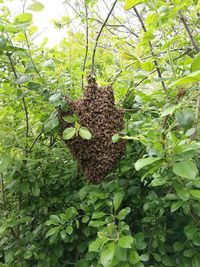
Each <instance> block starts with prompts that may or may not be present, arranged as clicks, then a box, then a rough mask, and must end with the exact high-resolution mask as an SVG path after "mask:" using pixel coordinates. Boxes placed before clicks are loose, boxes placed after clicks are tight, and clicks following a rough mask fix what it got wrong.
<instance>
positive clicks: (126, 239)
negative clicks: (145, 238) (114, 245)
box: [118, 235, 133, 248]
mask: <svg viewBox="0 0 200 267" xmlns="http://www.w3.org/2000/svg"><path fill="white" fill-rule="evenodd" d="M132 244H133V237H132V236H129V235H127V236H123V237H120V238H119V240H118V246H119V247H121V248H131V247H132V246H131V245H132Z"/></svg>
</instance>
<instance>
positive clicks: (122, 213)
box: [117, 208, 131, 220]
mask: <svg viewBox="0 0 200 267" xmlns="http://www.w3.org/2000/svg"><path fill="white" fill-rule="evenodd" d="M130 212H131V209H130V208H125V209H123V210H120V212H119V213H118V215H117V219H118V220H123V219H125V218H126V216H127V215H128V214H129V213H130Z"/></svg>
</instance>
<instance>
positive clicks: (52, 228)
mask: <svg viewBox="0 0 200 267" xmlns="http://www.w3.org/2000/svg"><path fill="white" fill-rule="evenodd" d="M27 2H28V3H27V4H26V1H24V3H23V4H24V6H23V7H22V8H21V10H24V12H23V13H20V14H14V15H13V14H11V13H10V11H9V8H8V6H9V4H8V3H9V1H8V2H7V1H6V0H4V1H1V0H0V16H1V20H0V70H1V72H0V109H1V112H0V122H1V123H0V214H1V216H0V266H2V267H14V266H16V267H29V266H30V267H65V266H66V267H69V266H75V267H89V266H91V267H132V266H134V267H150V266H151V267H167V266H172V267H173V266H174V267H199V266H200V256H199V255H200V205H199V201H200V177H199V169H200V164H199V151H200V143H199V142H198V141H199V137H200V135H199V109H200V96H199V81H200V70H199V67H200V55H199V47H200V38H199V36H200V35H199V33H200V24H199V23H200V20H199V10H200V3H199V1H189V0H186V1H183V0H173V1H164V0H158V1H155V0H152V1H142V0H140V1H139V0H125V1H124V0H122V1H118V2H117V3H116V1H102V0H98V1H97V0H84V1H74V0H73V1H72V0H71V1H70V0H66V1H63V2H64V3H63V9H66V10H68V15H66V16H63V17H60V18H59V19H57V20H53V21H52V23H53V24H54V26H55V28H57V30H58V32H59V30H60V29H64V31H65V33H66V38H64V39H63V40H62V41H61V42H60V44H58V45H57V46H55V47H53V48H49V47H48V39H47V38H46V39H45V40H44V41H43V42H42V43H41V44H40V46H36V44H35V43H34V40H35V38H37V36H38V34H39V33H40V29H39V30H38V29H37V27H35V26H34V25H33V18H34V16H35V14H36V13H35V12H41V13H40V14H41V16H42V15H43V13H42V12H43V9H44V8H45V7H44V5H43V4H42V3H40V2H39V1H35V0H31V1H27ZM20 3H21V2H20V1H19V5H20ZM21 4H22V3H21ZM113 4H116V5H115V7H114V9H113V10H112V12H111V13H112V14H111V15H110V17H109V20H108V21H107V23H106V25H105V27H103V28H102V25H104V22H105V17H106V15H107V14H109V12H110V10H111V8H112V7H113ZM46 5H48V1H46ZM102 10H103V12H102ZM21 12H22V11H21ZM100 29H101V30H102V32H100ZM99 33H101V34H100V35H99ZM97 38H99V39H98V42H97ZM95 44H97V47H96V45H95ZM94 47H95V49H96V57H95V61H94V68H95V74H96V79H97V82H98V84H99V85H100V86H103V87H105V86H107V85H108V84H109V83H112V86H113V88H114V93H115V100H116V103H117V105H118V106H119V108H123V109H124V110H125V112H126V113H125V119H124V120H125V127H124V129H123V130H122V131H120V130H117V131H118V132H117V133H116V134H114V135H112V137H111V138H110V139H112V140H110V141H112V142H113V143H116V144H117V143H118V142H119V141H120V140H121V139H125V140H127V148H126V153H125V155H124V156H123V158H122V159H121V161H120V162H118V164H117V166H115V169H113V170H112V171H110V172H109V174H108V175H107V177H106V180H105V181H104V182H102V183H100V184H98V185H92V184H89V183H87V182H86V180H85V178H84V177H83V174H82V173H81V171H80V168H79V166H77V163H76V161H75V159H74V158H73V157H72V155H71V154H70V152H69V151H68V149H67V148H66V146H65V145H64V143H63V141H62V140H61V139H62V138H61V137H60V136H61V129H60V123H59V116H58V114H59V111H60V110H61V111H62V112H63V113H65V114H67V110H68V108H69V107H68V106H67V105H66V101H65V100H66V99H65V98H64V96H66V97H67V98H68V99H73V100H74V99H79V98H80V97H81V96H82V95H83V88H84V85H85V77H86V75H87V73H88V72H90V68H91V64H92V55H93V51H94ZM96 115H97V114H95V112H94V114H93V116H94V117H95V116H96ZM107 119H108V121H110V120H111V119H112V118H107ZM63 120H64V122H67V123H69V124H70V125H72V126H71V127H68V128H66V129H65V131H64V132H63V139H65V140H71V139H72V140H73V138H74V139H75V137H77V136H78V139H79V140H81V141H83V140H82V139H86V140H85V142H90V141H92V139H93V136H92V134H91V132H90V131H89V129H87V128H85V127H84V125H81V124H80V119H79V117H78V115H77V114H72V115H69V116H67V115H66V116H64V117H63ZM105 132H106V129H105ZM80 138H81V139H80ZM88 140H90V141H88Z"/></svg>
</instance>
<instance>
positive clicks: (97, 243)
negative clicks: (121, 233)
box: [89, 238, 108, 252]
mask: <svg viewBox="0 0 200 267" xmlns="http://www.w3.org/2000/svg"><path fill="white" fill-rule="evenodd" d="M107 240H108V239H107V238H97V239H96V240H95V241H93V242H92V243H90V245H89V252H92V251H98V250H99V248H100V247H101V245H102V244H103V243H104V242H105V241H107Z"/></svg>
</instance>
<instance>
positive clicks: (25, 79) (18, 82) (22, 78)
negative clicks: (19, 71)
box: [15, 75, 30, 84]
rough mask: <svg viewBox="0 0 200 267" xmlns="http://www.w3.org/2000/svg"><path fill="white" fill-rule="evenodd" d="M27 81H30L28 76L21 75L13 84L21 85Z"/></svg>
mask: <svg viewBox="0 0 200 267" xmlns="http://www.w3.org/2000/svg"><path fill="white" fill-rule="evenodd" d="M29 79H30V76H28V75H22V76H20V77H18V78H17V79H16V80H15V84H23V83H25V82H27V81H28V80H29Z"/></svg>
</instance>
